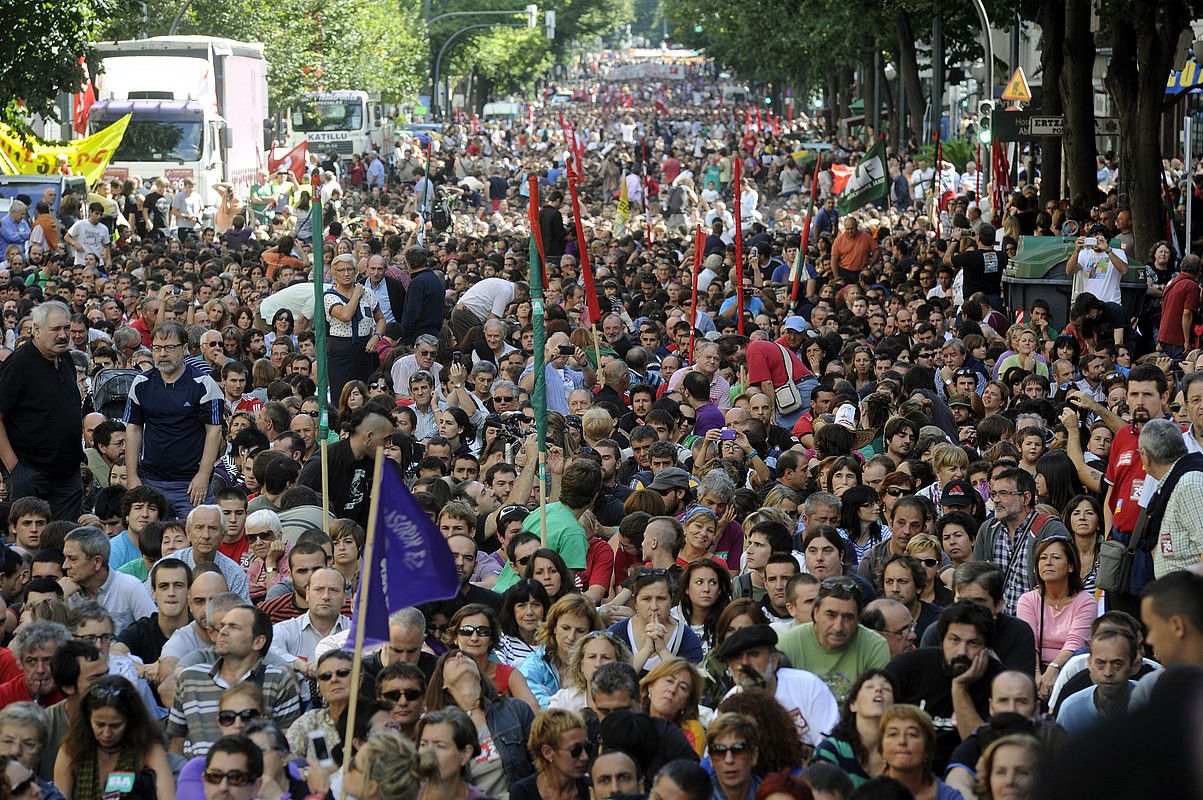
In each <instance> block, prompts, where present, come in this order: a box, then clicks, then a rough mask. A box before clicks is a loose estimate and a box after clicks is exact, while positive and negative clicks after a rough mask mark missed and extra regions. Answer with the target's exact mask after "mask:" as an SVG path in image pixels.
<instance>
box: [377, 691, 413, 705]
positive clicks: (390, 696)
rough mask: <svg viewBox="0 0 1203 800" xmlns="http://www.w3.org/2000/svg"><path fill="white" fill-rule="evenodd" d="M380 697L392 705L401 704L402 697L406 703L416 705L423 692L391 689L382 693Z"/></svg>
mask: <svg viewBox="0 0 1203 800" xmlns="http://www.w3.org/2000/svg"><path fill="white" fill-rule="evenodd" d="M380 696H381V697H383V698H384V699H385V700H388V701H389V702H390V703H397V702H400V700H401V698H402V697H404V698H405V700H406V702H409V703H414V702H417V700H418V698H420V697H421V696H422V692H421V691H419V690H417V689H391V690H389V691H387V692H381V693H380Z"/></svg>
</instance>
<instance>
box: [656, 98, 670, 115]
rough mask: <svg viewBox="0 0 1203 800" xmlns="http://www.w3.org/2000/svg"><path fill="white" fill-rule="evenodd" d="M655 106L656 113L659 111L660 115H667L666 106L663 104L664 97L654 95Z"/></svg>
mask: <svg viewBox="0 0 1203 800" xmlns="http://www.w3.org/2000/svg"><path fill="white" fill-rule="evenodd" d="M655 105H656V110H657V111H659V112H660V113H661V114H667V113H668V104H667V103H665V102H664V96H663V95H659V94H658V95H656V103H655Z"/></svg>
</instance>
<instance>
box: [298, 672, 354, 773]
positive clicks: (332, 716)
mask: <svg viewBox="0 0 1203 800" xmlns="http://www.w3.org/2000/svg"><path fill="white" fill-rule="evenodd" d="M314 674H315V675H316V676H317V691H318V694H319V695H320V696H321V699H322V705H321V707H320V708H312V709H310V710H309V711H306V712H305V713H304V714H302V715H301V716H299V717H297V720H296V722H294V723H292V725H290V726H289V727H288V746H289V747H291V748H292V752H293V754H295V755H296V756H297V757H298V758H311V757H312V754H311V753H310V752H309V750H310V747H309V734H310V733H312V732H313V731H318V730H320V731H322V732H324V733H325V734H326V744H327V745H328V746H329V747H331V748H333V747H336V746H338V745H340V744H342V736H340V735H339V733H338V723H337V720H338V718H339V717H340V716H341V715H342V713H343V712H344V711H345V710H346V709H347V706H348V705H349V704H350V702H351V654H350V653H348V652H346V651H345V650H331V651H329V652H327V653H324V654H323V655H322V657H321V658H319V659H318V660H317V667H316V668H315V671H314Z"/></svg>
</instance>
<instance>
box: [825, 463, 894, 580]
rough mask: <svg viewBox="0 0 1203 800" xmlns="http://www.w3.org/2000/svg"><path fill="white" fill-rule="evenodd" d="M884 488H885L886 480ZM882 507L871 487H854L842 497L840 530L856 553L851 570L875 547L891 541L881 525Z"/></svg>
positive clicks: (879, 499)
mask: <svg viewBox="0 0 1203 800" xmlns="http://www.w3.org/2000/svg"><path fill="white" fill-rule="evenodd" d="M882 486H883V488H884V487H885V481H884V480H883V481H882ZM899 496H901V495H899ZM882 505H883V504H882V502H881V498H880V497H879V496H878V494H877V492H875V491H874V490H873V487H872V486H851V487H849V488H848V489H847V490H846V491H845V492H844V496H843V497H842V498H840V527H839V528H837V530H838V531H839V533H840V536H842V537H844V541H846V542H848V549H849V550H850V551H852V553H854V554H855V560H853V559H849V561H851V563H850V564H848V567H849V568H850V569H852V568H855V567H856V565H857V564H859V563H860V560H861V559H862V558H864V557H865V554H866V553H868V552H869V551H870V550H872V549H873V547H874V546H875V545H878V544H881V543H882V542H884V541H885V540H886V539H887V538H889V537H888V536H887V535H886V533H885V531H884V530H883V527H882V523H881V510H882Z"/></svg>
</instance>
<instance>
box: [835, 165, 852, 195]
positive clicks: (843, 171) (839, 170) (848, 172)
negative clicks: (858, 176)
mask: <svg viewBox="0 0 1203 800" xmlns="http://www.w3.org/2000/svg"><path fill="white" fill-rule="evenodd" d="M855 172H856V167H850V166H848V165H847V164H832V165H831V193H832V194H839V193H840V192H842V191H844V187H845V186H847V185H848V180H849V179H850V178H851V177H852V175H853V174H854V173H855Z"/></svg>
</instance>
